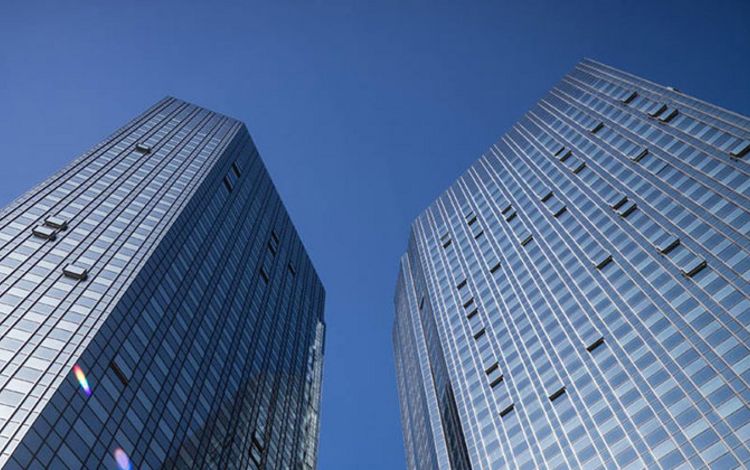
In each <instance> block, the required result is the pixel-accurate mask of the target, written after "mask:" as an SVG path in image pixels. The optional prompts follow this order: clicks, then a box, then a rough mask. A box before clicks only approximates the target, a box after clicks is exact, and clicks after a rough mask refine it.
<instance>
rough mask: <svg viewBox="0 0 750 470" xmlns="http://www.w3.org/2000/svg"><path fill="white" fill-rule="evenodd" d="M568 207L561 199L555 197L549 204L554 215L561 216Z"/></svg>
mask: <svg viewBox="0 0 750 470" xmlns="http://www.w3.org/2000/svg"><path fill="white" fill-rule="evenodd" d="M567 209H568V208H567V207H566V206H565V204H563V203H562V202H561V201H560V200H559V199H554V200H553V201H552V202H551V203H550V205H549V211H550V212H551V213H552V217H560V216H561V215H562V213H563V212H565V211H566V210H567Z"/></svg>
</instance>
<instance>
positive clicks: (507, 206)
mask: <svg viewBox="0 0 750 470" xmlns="http://www.w3.org/2000/svg"><path fill="white" fill-rule="evenodd" d="M511 209H513V204H511V203H507V204H506V205H505V207H503V209H502V211H501V212H502V213H503V214H507V213H508V211H510V210H511Z"/></svg>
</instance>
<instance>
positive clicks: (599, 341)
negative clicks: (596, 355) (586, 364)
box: [586, 337, 604, 352]
mask: <svg viewBox="0 0 750 470" xmlns="http://www.w3.org/2000/svg"><path fill="white" fill-rule="evenodd" d="M602 344H604V338H603V337H602V338H599V339H597V340H596V341H594V342H593V343H591V344H589V345H588V346H586V351H588V352H594V349H596V348H598V347H599V346H601V345H602Z"/></svg>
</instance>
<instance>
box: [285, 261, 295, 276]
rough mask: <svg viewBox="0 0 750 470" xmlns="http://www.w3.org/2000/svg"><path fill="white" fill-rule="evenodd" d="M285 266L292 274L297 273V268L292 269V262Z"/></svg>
mask: <svg viewBox="0 0 750 470" xmlns="http://www.w3.org/2000/svg"><path fill="white" fill-rule="evenodd" d="M287 268H289V272H290V273H292V276H296V275H297V270H296V269H294V266H293V265H292V263H289V264H287Z"/></svg>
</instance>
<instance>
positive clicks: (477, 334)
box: [474, 328, 485, 339]
mask: <svg viewBox="0 0 750 470" xmlns="http://www.w3.org/2000/svg"><path fill="white" fill-rule="evenodd" d="M484 333H485V329H484V328H482V329H481V330H479V331H477V332H476V333H474V339H479V338H481V337H482V336H484Z"/></svg>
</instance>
